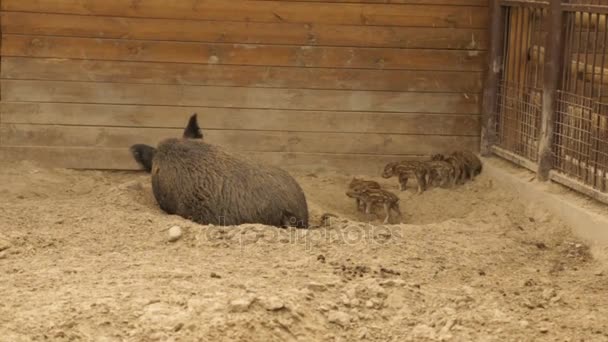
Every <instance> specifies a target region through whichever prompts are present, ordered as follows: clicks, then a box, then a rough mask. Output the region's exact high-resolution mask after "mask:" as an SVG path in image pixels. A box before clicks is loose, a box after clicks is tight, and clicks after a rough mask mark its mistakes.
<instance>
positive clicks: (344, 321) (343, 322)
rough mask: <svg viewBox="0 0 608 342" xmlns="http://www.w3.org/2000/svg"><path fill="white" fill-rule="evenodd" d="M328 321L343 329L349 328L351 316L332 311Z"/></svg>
mask: <svg viewBox="0 0 608 342" xmlns="http://www.w3.org/2000/svg"><path fill="white" fill-rule="evenodd" d="M327 320H328V321H329V323H334V324H337V325H339V326H341V327H347V326H348V325H349V324H350V316H349V315H348V314H347V313H345V312H342V311H336V310H333V311H330V312H329V314H327Z"/></svg>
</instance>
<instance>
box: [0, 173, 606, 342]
mask: <svg viewBox="0 0 608 342" xmlns="http://www.w3.org/2000/svg"><path fill="white" fill-rule="evenodd" d="M298 180H299V181H300V182H301V184H302V186H303V187H304V189H305V190H306V193H307V197H308V200H309V203H310V207H311V213H312V215H313V220H315V221H318V220H319V216H320V215H321V214H322V213H324V212H331V213H334V214H337V215H339V216H340V217H342V219H339V220H334V221H333V222H332V225H331V226H330V227H325V228H319V229H311V230H309V231H301V230H300V231H296V230H282V229H276V228H271V227H264V226H259V225H245V226H241V227H208V226H200V225H197V224H194V223H191V222H189V221H186V220H184V219H181V218H179V217H175V216H168V215H165V214H163V213H162V212H161V211H160V210H159V209H158V208H157V206H156V204H155V201H154V198H153V196H152V194H151V189H150V185H149V183H150V182H149V177H148V175H146V174H143V173H109V172H97V171H88V172H83V171H69V170H53V169H44V168H41V167H38V166H36V165H34V164H31V163H19V164H4V165H2V166H0V250H1V251H0V280H1V282H0V340H2V341H30V340H36V341H43V340H52V341H79V340H88V341H92V340H95V341H154V340H157V341H197V340H198V341H229V340H230V341H359V340H361V341H408V340H410V341H426V340H429V341H436V340H452V341H533V340H534V341H536V340H540V341H543V340H545V341H582V340H584V341H608V272H607V271H608V270H607V269H606V268H605V266H603V265H602V264H600V263H599V262H596V261H594V260H593V259H592V258H591V256H590V254H589V252H588V248H587V247H586V246H585V245H584V244H583V243H581V242H579V241H577V240H576V239H575V238H573V237H572V236H571V234H570V232H569V229H568V227H565V226H564V225H563V224H562V223H561V222H559V221H558V220H556V219H555V218H552V217H551V216H550V215H548V214H547V213H545V212H543V211H542V210H540V209H538V208H535V207H534V206H532V205H529V204H522V203H520V202H519V201H518V200H517V198H514V197H513V196H512V195H511V194H509V192H508V190H505V189H500V188H499V187H498V185H496V184H494V183H495V182H492V180H490V179H489V178H488V177H487V176H485V175H483V174H482V176H481V177H479V179H478V180H477V181H475V182H474V183H469V184H467V185H465V186H462V187H458V188H456V189H434V190H432V191H429V192H427V193H425V194H424V195H421V196H417V195H415V194H414V193H413V191H412V190H409V191H407V192H404V193H400V197H401V207H402V211H403V212H404V222H405V223H403V224H400V225H390V226H381V225H379V223H380V221H379V220H374V217H371V216H370V217H368V216H365V215H361V214H356V212H355V205H354V202H353V201H352V200H350V199H348V198H347V197H346V196H345V195H344V191H345V185H346V184H347V183H348V181H349V180H350V176H345V175H339V174H314V175H313V174H309V175H306V174H302V175H299V176H298ZM380 181H381V182H382V184H383V185H385V186H386V187H387V188H388V189H392V190H395V191H397V184H396V181H394V180H389V181H386V180H380ZM370 220H371V221H370ZM365 222H369V223H365ZM174 225H179V226H180V227H182V229H183V231H184V235H183V236H182V238H181V239H180V240H178V241H176V242H169V241H168V229H169V228H170V227H171V226H174Z"/></svg>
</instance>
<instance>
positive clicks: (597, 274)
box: [594, 271, 604, 277]
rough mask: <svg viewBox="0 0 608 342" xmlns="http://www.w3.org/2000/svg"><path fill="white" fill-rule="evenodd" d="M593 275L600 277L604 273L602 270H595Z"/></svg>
mask: <svg viewBox="0 0 608 342" xmlns="http://www.w3.org/2000/svg"><path fill="white" fill-rule="evenodd" d="M594 275H595V276H598V277H601V276H603V275H604V271H597V272H595V273H594Z"/></svg>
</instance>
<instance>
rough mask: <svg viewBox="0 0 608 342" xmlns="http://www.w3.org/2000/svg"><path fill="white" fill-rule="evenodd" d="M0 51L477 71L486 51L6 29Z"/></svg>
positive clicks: (79, 56) (5, 53)
mask: <svg viewBox="0 0 608 342" xmlns="http://www.w3.org/2000/svg"><path fill="white" fill-rule="evenodd" d="M2 55H3V56H17V57H52V58H74V59H95V60H117V61H140V62H172V63H194V64H222V65H260V66H299V67H326V68H369V69H425V70H444V71H450V70H451V71H463V70H467V71H481V70H482V66H483V61H484V56H485V52H483V51H478V50H471V51H457V50H424V49H377V48H345V47H310V46H283V45H248V44H210V43H185V42H166V41H158V42H153V41H132V40H131V41H129V40H117V39H93V38H74V37H45V36H21V35H11V34H4V35H2Z"/></svg>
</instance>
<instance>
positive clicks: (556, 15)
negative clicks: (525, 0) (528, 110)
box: [537, 1, 564, 181]
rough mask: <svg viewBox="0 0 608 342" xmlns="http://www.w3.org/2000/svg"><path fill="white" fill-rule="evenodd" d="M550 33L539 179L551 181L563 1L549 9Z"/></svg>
mask: <svg viewBox="0 0 608 342" xmlns="http://www.w3.org/2000/svg"><path fill="white" fill-rule="evenodd" d="M548 17H549V31H548V35H547V49H546V52H547V53H546V56H545V72H544V82H543V83H544V84H543V108H542V117H541V132H540V139H539V149H538V155H539V163H538V171H537V172H538V179H539V180H541V181H547V180H549V171H550V170H551V168H552V167H553V153H552V148H553V132H554V125H555V123H554V119H555V110H556V109H557V107H556V93H557V89H558V82H559V71H560V70H561V60H562V58H561V56H560V55H561V52H562V46H563V39H564V35H563V32H562V30H563V28H562V17H563V13H562V11H561V1H552V2H551V5H550V7H549V13H548Z"/></svg>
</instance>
